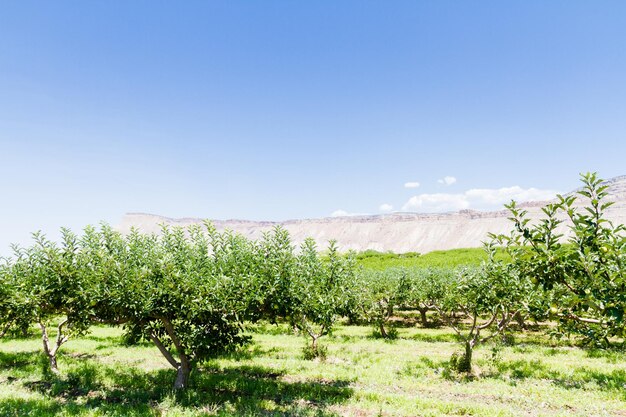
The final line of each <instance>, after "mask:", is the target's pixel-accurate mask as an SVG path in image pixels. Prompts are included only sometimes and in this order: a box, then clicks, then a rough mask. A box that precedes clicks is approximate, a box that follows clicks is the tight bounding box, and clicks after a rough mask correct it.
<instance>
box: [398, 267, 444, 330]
mask: <svg viewBox="0 0 626 417" xmlns="http://www.w3.org/2000/svg"><path fill="white" fill-rule="evenodd" d="M407 276H408V280H409V291H408V294H407V296H406V300H405V302H406V304H407V306H408V307H412V308H415V309H417V311H419V313H420V321H421V323H422V326H423V327H428V326H429V325H430V324H429V322H428V316H427V313H428V312H429V311H432V310H435V305H436V304H437V302H438V300H442V299H443V298H444V296H445V291H446V289H447V288H448V286H449V285H450V282H451V281H452V280H454V278H455V271H454V270H453V269H451V268H411V269H408V270H407Z"/></svg>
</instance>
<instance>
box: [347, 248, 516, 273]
mask: <svg viewBox="0 0 626 417" xmlns="http://www.w3.org/2000/svg"><path fill="white" fill-rule="evenodd" d="M497 256H498V258H500V259H508V255H507V254H506V253H505V252H504V251H499V252H498V255H497ZM486 260H487V253H486V252H485V251H484V249H483V248H464V249H451V250H437V251H433V252H428V253H426V254H424V255H420V254H419V253H417V252H407V253H401V254H397V253H392V252H377V251H373V250H368V251H364V252H360V253H358V254H357V262H358V264H359V265H361V266H363V267H364V268H369V269H380V270H382V269H387V268H392V267H407V268H411V267H421V268H428V267H432V268H446V267H449V268H454V267H458V266H475V265H480V264H481V263H482V262H483V261H486Z"/></svg>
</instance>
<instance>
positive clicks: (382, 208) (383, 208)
mask: <svg viewBox="0 0 626 417" xmlns="http://www.w3.org/2000/svg"><path fill="white" fill-rule="evenodd" d="M378 210H380V211H384V212H390V211H391V210H393V206H392V205H391V204H387V203H384V204H381V205H380V206H379V207H378Z"/></svg>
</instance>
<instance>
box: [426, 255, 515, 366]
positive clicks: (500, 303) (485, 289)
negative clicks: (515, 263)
mask: <svg viewBox="0 0 626 417" xmlns="http://www.w3.org/2000/svg"><path fill="white" fill-rule="evenodd" d="M493 254H494V252H493V249H492V248H490V261H489V262H488V263H485V264H483V266H482V267H480V268H476V269H464V270H461V271H460V272H459V278H458V281H457V282H449V285H448V287H447V289H446V291H445V295H444V298H443V299H441V300H440V301H439V302H438V303H437V304H435V305H434V307H435V309H436V310H437V311H438V312H439V314H440V315H441V317H442V318H443V319H444V320H445V321H446V322H447V324H448V325H449V326H450V327H451V328H452V329H453V330H454V331H455V332H456V333H457V335H458V336H459V338H460V339H461V341H462V343H463V346H464V352H463V354H462V355H461V356H460V357H457V356H455V357H453V359H454V361H453V362H454V363H453V365H455V366H456V368H457V370H458V371H461V372H468V373H469V372H471V371H472V358H473V351H474V348H475V347H476V346H478V345H479V344H481V343H484V342H486V341H487V340H489V339H492V338H494V337H496V336H497V335H499V334H501V333H502V332H504V331H505V330H506V329H507V327H508V325H509V324H510V322H511V320H512V319H513V318H514V317H515V315H516V314H517V312H518V311H519V310H520V309H521V308H522V307H521V299H522V296H521V294H522V291H523V289H524V286H520V285H519V276H518V275H517V274H516V271H515V270H514V269H513V268H511V267H510V265H507V264H505V263H503V262H502V261H496V260H494V259H493ZM459 311H460V312H462V313H463V314H464V315H465V316H466V318H467V319H468V321H469V326H468V327H467V328H466V329H463V328H462V327H460V326H458V325H457V324H456V322H455V320H454V319H453V313H455V312H459ZM487 330H489V334H488V335H487V336H485V335H484V333H485V332H486V331H487Z"/></svg>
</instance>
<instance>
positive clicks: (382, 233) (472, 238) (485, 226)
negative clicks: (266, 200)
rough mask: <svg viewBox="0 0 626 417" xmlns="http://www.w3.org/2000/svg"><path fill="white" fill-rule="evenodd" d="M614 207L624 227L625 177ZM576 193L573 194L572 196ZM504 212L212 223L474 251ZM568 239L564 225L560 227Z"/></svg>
mask: <svg viewBox="0 0 626 417" xmlns="http://www.w3.org/2000/svg"><path fill="white" fill-rule="evenodd" d="M605 184H607V185H609V194H610V198H611V199H612V201H614V202H615V204H614V205H613V206H611V207H610V208H609V209H607V212H606V213H607V219H609V220H611V221H613V222H614V223H626V175H622V176H619V177H615V178H611V179H609V180H607V181H605ZM575 191H576V190H574V191H572V193H574V192H575ZM547 203H548V201H535V202H526V203H521V204H520V206H522V207H524V208H525V209H526V210H528V213H529V216H530V217H531V218H539V217H541V214H542V213H541V207H542V206H544V205H545V204H547ZM507 217H508V212H507V211H506V210H498V211H477V210H461V211H458V212H450V213H402V212H400V213H389V214H378V215H355V216H343V217H325V218H319V219H294V220H285V221H276V222H274V221H253V220H237V219H230V220H212V222H213V224H214V225H215V227H216V228H217V229H218V230H223V229H231V230H233V231H235V232H238V233H241V234H242V235H244V236H246V237H249V238H259V237H261V236H262V234H263V232H265V231H268V230H270V229H271V228H272V227H274V226H276V225H281V226H282V227H284V228H285V229H287V230H288V231H289V233H290V234H291V237H292V239H293V241H294V243H295V244H299V243H301V242H302V241H303V240H304V239H305V238H306V237H308V236H310V237H312V238H314V239H315V240H316V242H317V243H318V245H320V247H322V248H323V247H325V246H326V245H327V243H328V241H329V240H331V239H334V240H336V241H337V243H338V246H339V248H340V249H341V250H349V249H354V250H357V251H362V250H367V249H374V250H378V251H393V252H396V253H403V252H411V251H415V252H420V253H426V252H430V251H433V250H446V249H456V248H467V247H478V246H481V242H482V241H484V240H485V239H486V238H487V234H488V233H489V232H493V233H507V232H509V231H510V228H511V223H510V221H508V220H507ZM202 221H203V220H202V219H200V218H193V217H185V218H180V219H172V218H169V217H164V216H159V215H156V214H148V213H127V214H126V215H125V216H124V217H123V218H122V221H121V222H120V224H119V225H118V227H117V228H118V230H120V231H122V232H125V233H126V232H128V231H130V229H131V227H136V228H137V229H139V230H141V231H143V232H149V233H158V232H159V229H160V225H161V224H167V225H178V226H189V225H192V224H199V223H202ZM561 228H562V230H561V232H563V233H566V234H567V225H565V224H564V225H562V226H561Z"/></svg>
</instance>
